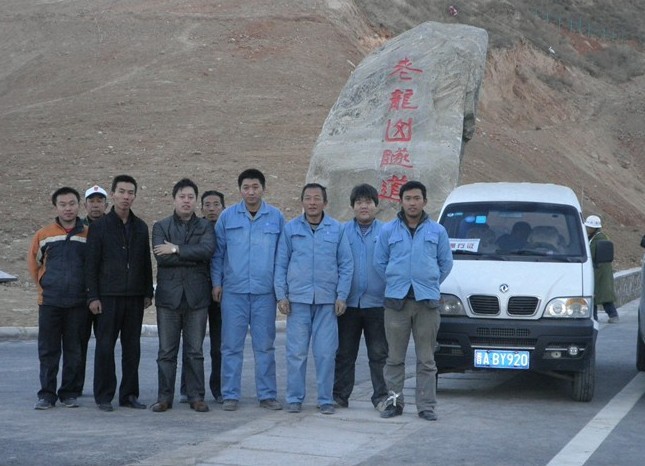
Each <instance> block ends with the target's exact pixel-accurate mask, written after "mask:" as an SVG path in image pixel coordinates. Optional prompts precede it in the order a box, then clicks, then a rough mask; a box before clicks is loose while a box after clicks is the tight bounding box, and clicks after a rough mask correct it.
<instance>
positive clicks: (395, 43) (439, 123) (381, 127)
mask: <svg viewBox="0 0 645 466" xmlns="http://www.w3.org/2000/svg"><path fill="white" fill-rule="evenodd" d="M486 49H487V34H486V31H484V30H483V29H479V28H475V27H471V26H464V25H448V24H441V23H434V22H427V23H423V24H421V25H419V26H417V27H415V28H413V29H411V30H409V31H407V32H405V33H403V34H401V35H399V36H398V37H396V38H394V39H392V40H390V41H388V42H386V43H385V44H384V45H383V46H382V47H381V48H379V49H377V50H375V51H374V52H372V53H371V54H370V55H368V56H367V57H366V58H365V59H364V60H363V61H362V62H361V63H360V65H359V66H358V67H357V68H356V70H355V71H354V73H353V74H352V76H351V77H350V79H349V81H348V82H347V84H346V85H345V87H344V88H343V90H342V91H341V94H340V96H339V98H338V100H337V101H336V104H335V105H334V106H333V108H332V109H331V111H330V112H329V115H328V117H327V119H326V120H325V123H324V125H323V128H322V131H321V133H320V136H319V137H318V140H317V142H316V145H315V147H314V151H313V155H312V158H311V162H310V165H309V171H308V173H307V181H308V182H314V181H315V182H319V183H321V184H323V185H325V186H327V188H328V195H329V205H328V208H327V211H328V212H329V213H330V214H331V215H332V216H334V217H336V218H339V219H341V220H346V219H349V218H351V217H352V211H351V208H350V206H349V193H350V191H351V189H352V187H353V186H354V185H356V184H358V183H370V184H372V185H373V186H375V187H376V188H377V190H378V191H379V197H380V200H381V202H380V207H381V208H380V211H379V214H378V216H379V218H383V219H390V218H392V217H393V216H394V215H395V213H396V211H398V209H399V206H398V189H399V188H400V186H401V185H402V184H403V183H405V182H406V181H407V180H419V181H421V182H423V183H424V184H425V185H426V187H427V188H428V209H427V210H428V212H429V213H431V214H433V215H435V216H436V214H437V213H438V210H439V208H440V206H441V204H442V202H443V200H444V199H445V197H446V196H447V195H448V193H449V192H450V191H451V190H452V189H453V188H454V187H455V186H456V185H457V182H458V179H459V167H460V161H461V157H462V155H463V153H464V144H465V143H466V142H467V141H468V140H469V139H470V138H471V137H472V136H473V134H474V128H475V114H476V107H477V99H478V93H479V88H480V85H481V82H482V77H483V74H484V66H485V61H486Z"/></svg>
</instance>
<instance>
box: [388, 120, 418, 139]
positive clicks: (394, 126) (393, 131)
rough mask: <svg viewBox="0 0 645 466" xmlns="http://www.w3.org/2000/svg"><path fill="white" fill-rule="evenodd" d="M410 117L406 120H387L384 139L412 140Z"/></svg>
mask: <svg viewBox="0 0 645 466" xmlns="http://www.w3.org/2000/svg"><path fill="white" fill-rule="evenodd" d="M412 122H413V120H412V118H408V119H407V120H406V121H404V120H403V119H400V120H398V121H396V122H392V120H387V128H386V130H385V140H386V141H387V142H408V141H411V140H412Z"/></svg>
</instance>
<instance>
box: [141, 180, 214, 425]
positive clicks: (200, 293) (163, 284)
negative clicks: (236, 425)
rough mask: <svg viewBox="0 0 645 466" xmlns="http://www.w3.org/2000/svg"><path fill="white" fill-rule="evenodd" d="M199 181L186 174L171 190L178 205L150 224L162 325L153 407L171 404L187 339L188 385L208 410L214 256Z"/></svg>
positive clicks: (195, 403) (193, 400) (199, 406)
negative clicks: (200, 208)
mask: <svg viewBox="0 0 645 466" xmlns="http://www.w3.org/2000/svg"><path fill="white" fill-rule="evenodd" d="M197 193H198V190H197V186H196V185H195V183H193V182H192V181H191V180H189V179H187V178H184V179H182V180H180V181H179V182H177V184H175V186H174V187H173V190H172V196H173V199H174V203H175V211H174V213H173V214H172V215H171V216H170V217H166V218H164V219H163V220H160V221H158V222H157V223H155V224H154V226H153V227H152V247H153V252H154V255H155V259H157V290H156V295H155V301H156V304H157V328H158V331H159V355H158V357H157V366H158V372H159V394H158V397H157V403H155V404H154V405H153V406H152V411H154V412H156V413H162V412H164V411H167V410H168V409H170V408H172V404H173V400H174V395H175V376H176V373H177V353H178V350H179V341H180V339H182V340H183V348H182V353H183V359H184V364H185V366H186V367H185V375H186V391H187V395H188V402H189V403H190V407H191V408H192V409H194V410H195V411H198V412H206V411H208V410H209V408H208V405H207V404H206V402H205V401H204V395H203V394H204V353H203V350H202V347H203V344H204V336H205V334H206V320H207V317H208V305H209V304H210V290H211V284H210V275H209V269H210V259H211V256H212V255H213V250H214V249H215V235H214V232H213V227H212V225H211V223H210V222H209V221H208V220H206V219H204V218H198V217H197V215H195V207H196V206H197Z"/></svg>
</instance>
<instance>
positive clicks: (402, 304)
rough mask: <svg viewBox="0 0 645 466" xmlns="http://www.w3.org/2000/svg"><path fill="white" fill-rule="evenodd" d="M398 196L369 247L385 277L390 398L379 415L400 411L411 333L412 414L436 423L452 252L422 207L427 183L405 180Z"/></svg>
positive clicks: (442, 230)
mask: <svg viewBox="0 0 645 466" xmlns="http://www.w3.org/2000/svg"><path fill="white" fill-rule="evenodd" d="M399 197H400V199H401V211H400V212H399V213H398V215H397V218H395V219H394V220H392V221H391V222H389V223H386V224H385V225H383V228H382V229H381V233H380V234H379V237H378V240H377V242H376V245H375V246H374V266H375V267H376V271H377V272H378V273H379V275H381V277H383V279H385V303H384V304H385V318H384V322H385V336H386V338H387V344H388V355H387V360H386V362H385V368H384V369H383V376H384V377H385V383H386V385H387V389H388V393H389V397H388V398H387V400H386V403H385V408H384V410H383V411H382V412H381V417H382V418H391V417H394V416H400V415H401V414H403V406H404V400H403V384H404V381H405V355H406V352H407V349H408V342H409V341H410V333H412V336H413V337H414V343H415V350H416V355H417V366H416V367H417V374H416V375H417V386H416V392H415V395H416V407H417V413H418V415H419V417H420V418H421V419H425V420H427V421H435V420H436V419H437V414H436V412H435V407H436V405H437V379H436V375H437V365H436V363H435V359H434V351H435V345H436V342H437V332H438V331H439V324H440V322H441V316H440V314H439V300H440V299H441V295H440V291H439V285H440V284H441V283H442V282H443V281H444V280H445V279H446V277H447V276H448V274H449V273H450V270H451V269H452V252H451V251H450V242H449V240H448V233H447V232H446V230H445V228H444V227H443V226H442V225H440V224H438V223H436V222H434V221H433V220H431V219H430V217H429V216H428V214H427V213H426V212H425V210H424V208H425V206H426V204H427V203H428V199H427V190H426V187H425V186H424V185H423V184H422V183H420V182H418V181H408V182H407V183H405V184H404V185H403V186H402V187H401V188H400V190H399Z"/></svg>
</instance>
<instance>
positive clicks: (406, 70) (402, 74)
mask: <svg viewBox="0 0 645 466" xmlns="http://www.w3.org/2000/svg"><path fill="white" fill-rule="evenodd" d="M410 73H418V74H420V73H423V70H419V69H417V68H412V61H411V60H410V59H409V58H408V57H405V58H404V59H403V60H399V62H398V63H397V64H396V65H395V66H394V71H392V72H391V73H390V74H389V76H390V77H392V76H398V78H399V79H400V80H401V81H411V80H412V76H410Z"/></svg>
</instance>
